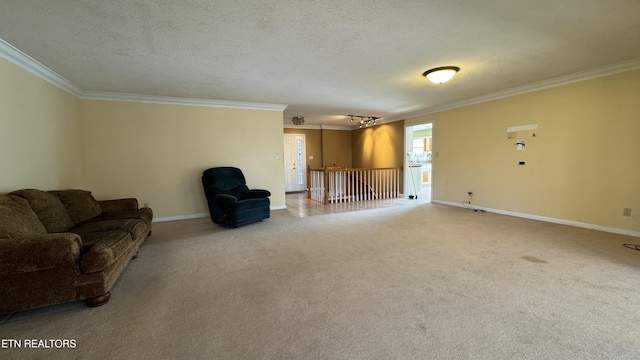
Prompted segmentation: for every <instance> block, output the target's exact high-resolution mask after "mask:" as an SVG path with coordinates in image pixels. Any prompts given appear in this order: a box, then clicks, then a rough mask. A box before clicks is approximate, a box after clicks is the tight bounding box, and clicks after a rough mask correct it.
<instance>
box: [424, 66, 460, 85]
mask: <svg viewBox="0 0 640 360" xmlns="http://www.w3.org/2000/svg"><path fill="white" fill-rule="evenodd" d="M458 71H460V68H459V67H457V66H441V67H437V68H433V69H430V70H427V71H425V72H424V73H422V76H425V77H426V78H427V79H429V81H431V82H432V83H434V84H442V83H445V82H447V81H449V80H451V78H452V77H453V76H454V75H455V74H456V73H457V72H458Z"/></svg>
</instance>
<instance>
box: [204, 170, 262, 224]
mask: <svg viewBox="0 0 640 360" xmlns="http://www.w3.org/2000/svg"><path fill="white" fill-rule="evenodd" d="M202 186H203V187H204V194H205V197H206V198H207V204H208V205H209V213H210V214H211V221H213V222H214V223H216V224H220V225H222V226H226V227H229V228H237V227H239V226H242V225H246V224H250V223H254V222H257V221H262V220H263V219H266V218H268V217H270V216H271V215H270V208H269V205H270V201H269V196H271V193H270V192H269V191H268V190H259V189H253V190H250V189H249V188H248V187H247V183H246V180H245V178H244V175H243V174H242V171H241V170H240V169H238V168H235V167H228V166H227V167H215V168H211V169H207V170H205V171H204V172H203V173H202Z"/></svg>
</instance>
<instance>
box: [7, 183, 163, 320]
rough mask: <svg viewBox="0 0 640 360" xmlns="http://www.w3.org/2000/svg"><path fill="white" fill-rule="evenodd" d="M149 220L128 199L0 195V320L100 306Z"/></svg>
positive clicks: (64, 193) (69, 193) (79, 193)
mask: <svg viewBox="0 0 640 360" xmlns="http://www.w3.org/2000/svg"><path fill="white" fill-rule="evenodd" d="M152 219H153V213H152V211H151V209H150V208H147V207H145V208H138V201H137V200H136V199H133V198H131V199H118V200H107V201H97V200H96V199H95V198H94V197H93V196H92V195H91V192H89V191H83V190H60V191H42V190H36V189H23V190H17V191H13V192H11V193H9V194H6V195H2V196H0V314H8V313H13V312H16V311H20V310H26V309H31V308H37V307H41V306H46V305H51V304H59V303H64V302H68V301H75V300H85V301H86V303H87V305H88V306H92V307H94V306H100V305H103V304H105V303H106V302H107V301H109V296H110V290H111V287H112V286H113V284H114V283H115V281H116V280H117V279H118V276H119V275H120V274H121V273H122V271H123V270H124V268H125V267H126V266H127V264H128V263H129V261H130V260H131V259H134V258H135V257H136V256H137V253H138V248H139V247H140V245H141V244H142V242H143V241H144V240H145V239H146V237H147V236H148V235H150V234H151V220H152Z"/></svg>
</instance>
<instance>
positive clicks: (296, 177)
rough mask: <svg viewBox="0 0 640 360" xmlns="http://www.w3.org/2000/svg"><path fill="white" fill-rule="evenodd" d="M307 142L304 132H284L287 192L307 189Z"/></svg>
mask: <svg viewBox="0 0 640 360" xmlns="http://www.w3.org/2000/svg"><path fill="white" fill-rule="evenodd" d="M306 157H307V156H306V144H305V135H304V134H284V179H285V186H284V190H285V192H295V191H304V190H306V189H307V177H306V168H307V165H306V161H305V159H306Z"/></svg>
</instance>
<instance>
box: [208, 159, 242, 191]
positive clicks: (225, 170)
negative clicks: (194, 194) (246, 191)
mask: <svg viewBox="0 0 640 360" xmlns="http://www.w3.org/2000/svg"><path fill="white" fill-rule="evenodd" d="M246 183H247V182H246V179H245V178H244V174H242V171H241V170H240V169H238V168H235V167H231V166H223V167H215V168H211V169H207V170H205V171H204V172H203V173H202V186H204V192H205V195H206V196H207V198H209V197H210V196H211V197H212V196H215V194H214V193H213V192H214V191H213V189H215V188H217V189H222V190H231V189H233V188H235V187H237V186H239V185H246Z"/></svg>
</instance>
